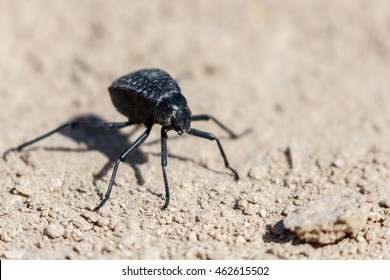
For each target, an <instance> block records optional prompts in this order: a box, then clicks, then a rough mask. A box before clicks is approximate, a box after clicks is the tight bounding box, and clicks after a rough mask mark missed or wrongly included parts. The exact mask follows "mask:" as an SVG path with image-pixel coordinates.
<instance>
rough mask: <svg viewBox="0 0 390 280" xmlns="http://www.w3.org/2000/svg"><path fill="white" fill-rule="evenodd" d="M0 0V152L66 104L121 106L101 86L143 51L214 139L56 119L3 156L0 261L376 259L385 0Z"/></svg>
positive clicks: (385, 175) (386, 230)
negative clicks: (167, 194) (74, 125)
mask: <svg viewBox="0 0 390 280" xmlns="http://www.w3.org/2000/svg"><path fill="white" fill-rule="evenodd" d="M330 2H331V1H327V0H322V1H303V0H301V1H296V0H289V1H265V0H264V1H261V0H253V1H250V0H248V1H238V0H237V1H234V0H229V1H227V0H223V1H208V0H202V1H173V0H172V1H167V0H164V1H162V0H161V1H157V0H153V1H125V0H121V1H119V0H118V1H103V0H83V1H49V0H35V1H13V0H0V3H1V6H0V21H1V26H0V28H1V29H0V32H1V33H0V34H1V43H0V46H1V63H0V76H1V83H0V103H1V111H0V121H1V124H2V129H1V137H0V150H1V151H5V150H6V149H8V148H10V147H13V146H16V145H18V144H20V143H23V142H24V141H27V140H30V139H32V138H34V137H36V136H38V135H40V134H42V133H44V132H47V131H49V130H51V129H53V128H55V127H57V126H58V125H60V124H62V123H64V122H66V121H68V120H71V119H74V118H89V119H95V120H96V119H100V120H105V121H124V120H125V119H124V117H123V116H122V115H120V114H119V113H118V112H117V111H116V110H115V108H114V107H113V106H112V104H111V101H110V98H109V95H108V92H107V90H106V88H107V87H108V86H109V85H110V83H111V82H112V81H113V80H114V79H115V78H117V77H119V76H121V75H123V74H126V73H128V72H130V71H134V70H137V69H140V68H148V67H158V68H162V69H165V70H167V71H168V72H169V73H171V74H172V76H173V77H175V78H177V80H178V81H179V84H180V86H181V89H182V91H183V93H184V94H185V96H186V98H187V100H188V102H189V105H190V107H191V110H192V111H193V113H195V114H199V113H208V114H212V115H214V116H216V117H217V118H218V119H219V120H220V121H221V122H223V123H224V124H226V125H228V126H229V127H230V128H231V129H232V130H234V131H235V132H237V133H242V132H244V131H245V130H247V129H251V132H250V133H247V134H244V135H242V136H241V137H240V138H238V139H229V137H228V136H227V135H226V133H224V131H222V130H221V129H219V128H218V127H217V126H216V125H214V124H213V123H207V122H206V123H200V122H199V123H194V124H193V126H194V127H197V128H199V129H203V130H206V131H210V132H213V133H214V134H215V135H217V136H218V137H220V139H221V141H222V144H223V146H224V148H225V151H226V154H227V156H228V158H229V161H230V163H231V165H232V166H233V167H234V168H236V169H237V171H238V172H239V174H240V176H241V179H240V180H239V181H238V182H235V181H234V180H233V177H232V176H231V173H230V172H229V170H227V169H225V168H224V165H223V161H222V159H221V157H220V155H219V152H218V148H217V145H216V144H215V143H213V142H210V141H207V140H202V139H198V138H194V137H192V136H190V135H184V136H181V137H179V136H177V134H176V133H174V132H170V133H169V137H170V139H169V141H168V150H169V154H170V157H169V164H168V177H169V181H170V186H171V195H172V198H171V204H170V206H169V208H168V209H167V210H165V211H163V210H161V209H160V207H161V205H162V204H163V201H164V200H163V197H164V187H163V179H162V174H161V166H160V144H159V129H158V128H157V127H156V128H154V129H153V131H152V133H151V135H150V137H149V139H148V140H147V142H146V143H145V144H144V145H143V146H142V147H141V149H140V150H139V151H137V152H136V153H135V154H134V155H133V156H132V157H131V158H130V159H129V160H128V162H126V163H124V164H122V165H121V166H120V169H119V173H118V175H117V180H116V185H115V186H114V189H113V192H112V196H111V199H110V200H109V201H108V203H107V204H106V205H105V206H104V207H103V208H102V209H101V211H100V212H99V213H95V212H92V211H91V209H93V207H95V206H96V204H97V203H98V202H99V200H100V199H101V196H102V194H103V193H104V192H105V190H106V186H107V183H108V180H109V178H110V176H111V171H112V167H113V166H112V163H113V162H114V161H115V160H116V158H117V157H118V156H119V154H120V153H121V152H122V151H123V150H124V149H125V148H126V147H128V146H129V145H130V144H131V143H132V141H134V140H135V139H136V138H137V137H138V135H140V134H141V133H142V131H143V128H142V127H130V128H126V129H123V130H120V131H114V132H110V133H105V132H99V131H76V132H72V131H69V130H66V131H64V132H63V133H60V134H58V135H55V136H52V137H51V138H49V139H46V140H45V141H42V142H40V143H37V144H35V145H33V146H31V147H29V148H28V149H26V150H25V151H22V152H14V153H11V154H10V155H9V156H8V158H7V159H8V160H7V162H6V161H4V160H0V196H1V197H0V219H1V220H0V257H1V258H2V259H390V183H389V182H390V144H389V143H390V113H389V112H390V79H389V77H390V67H389V65H390V4H389V3H390V2H389V1H387V0H377V1H374V2H372V1H363V0H361V1H352V0H351V1H338V2H337V4H335V3H333V2H332V3H330Z"/></svg>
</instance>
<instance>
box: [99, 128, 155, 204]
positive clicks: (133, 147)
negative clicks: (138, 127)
mask: <svg viewBox="0 0 390 280" xmlns="http://www.w3.org/2000/svg"><path fill="white" fill-rule="evenodd" d="M152 126H153V125H150V126H148V128H147V129H146V130H145V132H144V133H142V134H141V136H140V137H138V138H137V140H135V142H134V143H133V144H132V145H131V146H130V147H129V148H127V149H126V150H125V151H124V152H123V153H122V154H121V155H120V157H119V158H118V160H117V161H116V162H115V166H114V170H113V171H112V175H111V179H110V182H109V183H108V187H107V191H106V193H105V195H104V197H103V199H102V200H101V201H100V203H99V204H98V205H97V206H96V207H95V209H94V211H97V210H99V209H100V208H101V207H102V206H103V205H104V204H105V203H106V202H107V200H108V198H109V197H110V194H111V190H112V186H113V185H114V181H115V177H116V173H117V171H118V167H119V164H120V163H121V162H123V161H125V160H126V159H127V157H128V156H129V155H130V153H131V152H133V151H135V150H136V149H137V148H138V147H139V146H140V145H141V144H142V143H143V142H144V141H145V140H146V138H148V136H149V133H150V130H151V129H152Z"/></svg>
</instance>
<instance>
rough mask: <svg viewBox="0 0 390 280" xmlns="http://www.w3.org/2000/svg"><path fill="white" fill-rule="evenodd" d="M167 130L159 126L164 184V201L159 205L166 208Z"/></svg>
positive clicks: (167, 196)
mask: <svg viewBox="0 0 390 280" xmlns="http://www.w3.org/2000/svg"><path fill="white" fill-rule="evenodd" d="M167 139H168V135H167V130H166V128H165V127H162V128H161V168H162V173H163V177H164V186H165V203H164V205H163V206H162V207H161V208H162V209H166V208H167V207H168V205H169V198H170V196H169V186H168V177H167V165H168V151H167Z"/></svg>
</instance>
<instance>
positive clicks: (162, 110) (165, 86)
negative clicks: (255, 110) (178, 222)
mask: <svg viewBox="0 0 390 280" xmlns="http://www.w3.org/2000/svg"><path fill="white" fill-rule="evenodd" d="M108 91H109V93H110V96H111V101H112V103H113V104H114V106H115V108H116V109H117V110H118V112H120V113H121V114H123V115H125V116H126V117H127V118H128V120H127V121H125V122H114V123H104V122H92V123H91V122H85V121H71V122H67V123H65V124H63V125H61V126H59V127H57V128H56V129H54V130H52V131H49V132H47V133H45V134H43V135H41V136H39V137H37V138H35V139H33V140H30V141H28V142H25V143H23V144H21V145H19V146H17V147H15V148H11V149H9V150H7V151H6V152H5V153H4V155H3V158H4V159H6V156H7V155H8V153H9V152H11V151H20V150H22V149H23V148H25V147H26V146H29V145H31V144H34V143H36V142H38V141H40V140H42V139H44V138H46V137H49V136H51V135H53V134H54V133H57V132H59V131H61V130H63V129H64V128H66V127H70V128H71V129H78V128H87V127H90V128H97V129H119V128H123V127H126V126H130V125H133V124H144V125H145V126H146V130H145V131H144V132H143V133H142V134H141V136H139V137H138V138H137V140H135V141H134V143H132V145H131V146H130V147H129V148H127V149H126V150H125V151H124V152H123V153H122V154H121V155H120V156H119V158H118V159H117V161H116V162H115V165H114V169H113V171H112V175H111V179H110V182H109V184H108V187H107V190H106V193H105V195H104V197H103V198H102V200H101V201H100V202H99V204H98V205H97V206H96V207H95V208H94V211H97V210H99V209H100V208H101V207H102V206H103V205H104V204H105V203H106V202H107V200H108V199H109V197H110V194H111V191H112V186H113V184H114V181H115V177H116V174H117V171H118V167H119V164H120V163H121V162H124V161H125V160H126V159H127V158H128V156H129V155H130V154H131V152H133V151H134V150H136V149H137V148H138V147H139V146H140V145H141V144H142V143H143V142H144V141H145V140H146V138H147V137H148V136H149V133H150V131H151V129H152V127H153V125H154V124H160V125H161V126H162V127H161V167H162V173H163V178H164V186H165V202H164V205H163V206H162V209H165V208H167V207H168V205H169V199H170V194H169V185H168V177H167V164H168V162H167V158H168V153H167V138H168V135H167V132H168V131H170V130H174V131H176V132H177V133H178V134H179V135H182V134H183V133H188V134H190V135H193V136H197V137H201V138H205V139H208V140H213V141H216V143H217V145H218V148H219V152H220V154H221V156H222V159H223V161H224V163H225V167H226V168H228V169H229V170H230V171H231V172H232V173H233V176H234V179H235V180H236V181H237V180H238V179H239V176H238V173H237V171H236V170H235V169H233V168H232V167H230V165H229V162H228V159H227V157H226V154H225V152H224V150H223V147H222V144H221V142H220V140H219V139H218V138H217V137H215V136H214V135H213V134H211V133H208V132H204V131H201V130H198V129H195V128H192V127H191V122H193V121H207V120H211V121H213V122H214V123H215V124H217V125H218V126H219V127H221V128H222V129H223V130H224V131H226V132H227V133H228V134H229V136H230V137H231V138H237V135H236V134H235V133H233V132H232V131H231V130H230V129H228V128H227V127H226V126H225V125H223V124H222V123H221V122H219V121H218V120H217V119H216V118H214V117H213V116H210V115H192V113H191V110H190V108H189V107H188V105H187V100H186V99H185V97H184V96H183V95H182V93H181V90H180V87H179V85H178V84H177V83H176V81H175V80H174V79H173V78H172V77H171V76H170V75H169V74H168V73H167V72H165V71H164V70H161V69H155V68H152V69H142V70H138V71H135V72H131V73H129V74H127V75H124V76H122V77H120V78H118V79H117V80H115V81H114V82H113V83H112V84H111V86H110V87H109V88H108Z"/></svg>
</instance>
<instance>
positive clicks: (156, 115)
mask: <svg viewBox="0 0 390 280" xmlns="http://www.w3.org/2000/svg"><path fill="white" fill-rule="evenodd" d="M108 91H109V92H110V96H111V100H112V103H113V104H114V106H115V108H116V109H117V110H118V112H120V113H121V114H123V115H125V116H126V117H128V118H129V120H131V121H134V122H135V123H160V124H161V125H169V123H168V118H169V116H170V115H171V114H172V112H173V111H174V110H177V109H179V108H183V107H187V101H186V99H185V98H184V96H183V95H182V94H181V90H180V87H179V85H178V84H177V83H176V81H175V80H174V79H173V78H172V77H171V76H170V75H169V74H168V73H167V72H165V71H163V70H161V69H143V70H138V71H135V72H131V73H129V74H127V75H125V76H122V77H120V78H119V79H117V80H115V81H114V82H113V83H112V85H111V86H110V87H109V88H108Z"/></svg>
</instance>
